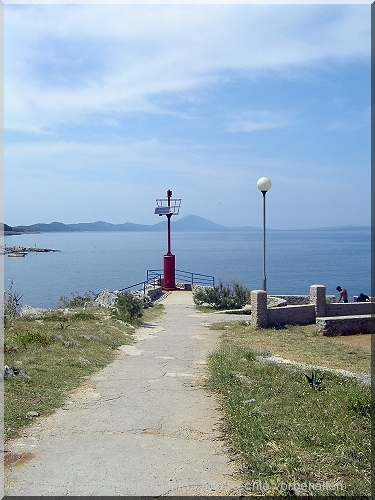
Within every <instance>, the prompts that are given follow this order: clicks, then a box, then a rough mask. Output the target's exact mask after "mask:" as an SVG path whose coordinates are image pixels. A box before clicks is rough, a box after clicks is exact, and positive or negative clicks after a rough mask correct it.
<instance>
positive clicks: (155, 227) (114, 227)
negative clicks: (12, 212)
mask: <svg viewBox="0 0 375 500" xmlns="http://www.w3.org/2000/svg"><path fill="white" fill-rule="evenodd" d="M171 223H172V226H173V231H185V232H186V231H191V232H193V231H194V232H195V231H204V232H213V231H249V230H259V229H260V228H257V227H251V226H242V227H227V226H222V225H220V224H216V223H215V222H212V221H210V220H208V219H205V218H204V217H199V216H198V215H192V214H189V215H186V216H185V217H182V218H181V219H177V220H173V218H172V221H171ZM2 226H3V228H4V229H3V231H4V235H13V234H24V233H67V232H69V233H71V232H86V231H96V232H98V231H165V230H166V228H167V221H166V220H163V221H161V222H159V223H157V224H152V225H146V224H134V223H132V222H125V223H123V224H110V223H109V222H103V221H97V222H81V223H78V224H63V223H62V222H51V223H50V224H45V223H37V224H32V225H31V226H8V225H7V224H3V225H2ZM0 229H1V227H0Z"/></svg>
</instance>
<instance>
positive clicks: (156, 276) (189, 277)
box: [147, 269, 215, 286]
mask: <svg viewBox="0 0 375 500" xmlns="http://www.w3.org/2000/svg"><path fill="white" fill-rule="evenodd" d="M163 272H164V271H163V270H162V269H149V270H148V271H147V282H148V283H152V282H153V281H155V282H158V283H159V284H161V283H162V279H163ZM175 278H176V281H177V282H179V281H180V282H183V283H190V284H191V285H202V286H215V277H214V276H210V275H208V274H200V273H192V272H190V271H182V270H181V269H176V271H175Z"/></svg>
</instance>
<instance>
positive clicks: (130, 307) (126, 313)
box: [115, 292, 145, 321]
mask: <svg viewBox="0 0 375 500" xmlns="http://www.w3.org/2000/svg"><path fill="white" fill-rule="evenodd" d="M115 307H116V312H115V315H116V316H117V317H118V318H119V319H122V320H124V321H134V320H135V319H136V318H141V317H142V314H143V309H144V308H145V303H144V302H143V300H140V299H137V297H134V295H133V294H132V293H130V292H126V293H123V294H121V295H119V296H118V299H117V302H116V306H115Z"/></svg>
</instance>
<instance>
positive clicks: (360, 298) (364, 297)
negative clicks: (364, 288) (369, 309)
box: [357, 293, 370, 302]
mask: <svg viewBox="0 0 375 500" xmlns="http://www.w3.org/2000/svg"><path fill="white" fill-rule="evenodd" d="M357 302H370V297H369V296H368V295H365V294H364V293H360V294H359V295H358V297H357Z"/></svg>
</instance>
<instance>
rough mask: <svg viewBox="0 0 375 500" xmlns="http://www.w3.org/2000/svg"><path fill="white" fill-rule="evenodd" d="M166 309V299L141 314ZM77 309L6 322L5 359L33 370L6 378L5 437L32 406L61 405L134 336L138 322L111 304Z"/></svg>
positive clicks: (42, 409)
mask: <svg viewBox="0 0 375 500" xmlns="http://www.w3.org/2000/svg"><path fill="white" fill-rule="evenodd" d="M162 310H163V306H161V305H158V306H154V307H153V308H148V309H146V310H145V311H144V315H143V317H142V318H141V320H142V321H152V320H153V319H155V318H156V317H157V316H158V315H160V314H161V312H162ZM74 312H75V314H71V315H69V317H68V318H66V317H63V316H62V315H61V314H58V313H57V311H56V312H55V313H53V314H51V315H47V316H44V317H43V318H39V319H27V318H18V319H15V320H13V321H12V322H11V324H10V325H8V326H7V328H5V331H4V363H5V364H6V365H8V366H9V367H11V368H13V369H14V370H16V371H19V370H24V371H25V372H26V374H27V377H22V376H19V375H18V376H16V377H13V378H9V379H7V380H6V381H5V384H4V386H5V387H4V434H5V436H4V437H5V439H9V438H12V437H16V436H17V435H19V431H20V430H21V429H22V428H23V427H25V426H27V425H29V424H30V423H31V420H32V419H31V418H30V417H28V416H27V413H28V412H30V411H36V412H38V413H39V414H40V415H41V416H45V415H48V414H50V413H51V412H52V411H53V410H54V409H56V408H58V407H60V406H61V404H62V403H63V401H64V400H65V399H66V398H67V396H68V394H69V392H70V391H72V390H73V389H75V388H76V387H78V386H79V385H80V384H82V382H83V381H84V380H85V379H87V378H89V377H90V376H91V375H92V374H93V373H95V372H97V371H98V370H100V369H101V368H103V367H105V366H106V365H108V364H109V363H110V362H111V361H112V360H114V359H115V357H116V356H117V355H118V351H117V348H118V347H119V346H120V345H123V344H130V343H132V342H133V338H132V334H133V333H134V327H132V326H130V325H129V324H127V323H124V322H123V321H119V320H117V319H116V318H114V317H113V316H111V315H110V314H109V312H108V311H107V310H105V309H102V308H93V309H90V310H84V309H80V308H76V309H75V310H74ZM141 320H138V321H137V322H135V326H137V325H138V324H139V323H140V322H141Z"/></svg>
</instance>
